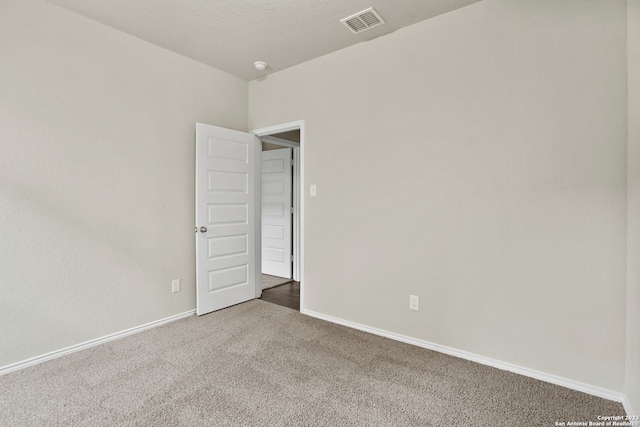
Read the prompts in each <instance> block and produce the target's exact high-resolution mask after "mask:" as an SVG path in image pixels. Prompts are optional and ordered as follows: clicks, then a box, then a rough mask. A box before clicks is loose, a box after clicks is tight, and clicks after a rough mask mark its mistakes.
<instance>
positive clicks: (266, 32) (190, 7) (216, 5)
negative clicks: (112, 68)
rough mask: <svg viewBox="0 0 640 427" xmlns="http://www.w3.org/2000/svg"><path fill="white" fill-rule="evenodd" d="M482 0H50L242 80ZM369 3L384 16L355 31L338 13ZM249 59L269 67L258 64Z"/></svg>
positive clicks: (350, 12)
mask: <svg viewBox="0 0 640 427" xmlns="http://www.w3.org/2000/svg"><path fill="white" fill-rule="evenodd" d="M477 1H479V0H349V1H344V0H49V2H51V3H55V4H57V5H59V6H62V7H64V8H66V9H69V10H72V11H74V12H77V13H79V14H81V15H84V16H86V17H88V18H91V19H93V20H95V21H98V22H101V23H103V24H106V25H108V26H110V27H113V28H116V29H118V30H121V31H124V32H126V33H129V34H131V35H134V36H136V37H139V38H141V39H143V40H146V41H148V42H150V43H153V44H156V45H158V46H161V47H164V48H166V49H169V50H172V51H174V52H177V53H179V54H182V55H184V56H187V57H189V58H192V59H195V60H196V61H199V62H202V63H205V64H208V65H211V66H213V67H215V68H218V69H220V70H223V71H226V72H228V73H230V74H233V75H235V76H238V77H240V78H242V79H245V80H253V79H255V78H257V77H261V76H263V75H265V74H268V73H271V72H274V71H279V70H282V69H285V68H288V67H291V66H293V65H296V64H299V63H302V62H305V61H308V60H310V59H313V58H317V57H319V56H322V55H325V54H327V53H330V52H334V51H336V50H339V49H342V48H344V47H347V46H350V45H353V44H356V43H359V42H361V41H364V40H370V39H372V38H376V37H379V36H381V35H383V34H388V33H390V32H392V31H395V30H397V29H399V28H402V27H406V26H408V25H411V24H414V23H416V22H420V21H423V20H425V19H428V18H431V17H434V16H437V15H440V14H443V13H446V12H449V11H452V10H454V9H458V8H460V7H463V6H466V5H469V4H472V3H475V2H477ZM370 6H373V7H374V8H375V9H376V10H377V11H378V12H379V13H380V15H381V16H382V18H383V19H384V20H385V21H386V22H387V23H386V24H384V25H380V26H378V27H376V28H372V29H370V30H367V31H364V32H362V33H359V34H353V33H351V32H350V31H349V30H348V29H347V28H346V27H345V26H344V25H343V24H341V23H340V19H342V18H345V17H347V16H350V15H352V14H354V13H357V12H360V11H362V10H364V9H366V8H367V7H370ZM254 61H265V62H267V63H268V64H269V67H268V68H267V69H266V70H265V71H261V72H260V71H256V70H255V68H254V67H253V62H254Z"/></svg>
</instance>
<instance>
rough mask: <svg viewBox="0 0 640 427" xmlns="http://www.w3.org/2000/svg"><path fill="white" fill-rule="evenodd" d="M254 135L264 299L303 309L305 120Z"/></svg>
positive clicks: (260, 131) (267, 129) (259, 131)
mask: <svg viewBox="0 0 640 427" xmlns="http://www.w3.org/2000/svg"><path fill="white" fill-rule="evenodd" d="M252 133H254V134H255V135H256V136H258V137H259V139H260V140H261V161H260V189H261V191H260V212H261V219H260V224H261V226H260V237H259V241H260V245H259V246H260V256H259V259H260V270H261V273H262V274H261V279H262V280H261V284H260V285H261V292H260V293H261V298H262V299H263V300H265V301H269V302H273V303H275V304H279V305H283V306H286V307H289V308H292V309H295V310H300V309H301V305H302V304H301V301H302V295H301V294H302V286H301V282H302V260H303V257H302V247H303V245H302V236H303V233H302V196H303V195H302V194H301V189H302V188H303V187H302V182H301V181H302V179H301V177H302V173H301V170H302V159H303V156H302V140H303V122H294V123H288V124H284V125H281V126H274V127H271V128H266V129H261V130H257V131H253V132H252Z"/></svg>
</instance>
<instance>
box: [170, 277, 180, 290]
mask: <svg viewBox="0 0 640 427" xmlns="http://www.w3.org/2000/svg"><path fill="white" fill-rule="evenodd" d="M171 292H180V279H175V280H172V281H171Z"/></svg>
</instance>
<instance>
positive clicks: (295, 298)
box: [261, 282, 300, 311]
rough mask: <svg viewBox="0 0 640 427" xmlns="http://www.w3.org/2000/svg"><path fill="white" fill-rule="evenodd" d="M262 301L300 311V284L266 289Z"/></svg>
mask: <svg viewBox="0 0 640 427" xmlns="http://www.w3.org/2000/svg"><path fill="white" fill-rule="evenodd" d="M261 299H262V300H263V301H268V302H272V303H274V304H278V305H282V306H284V307H289V308H292V309H294V310H298V311H300V282H289V283H285V284H284V285H278V286H274V287H273V288H269V289H264V290H263V291H262V297H261Z"/></svg>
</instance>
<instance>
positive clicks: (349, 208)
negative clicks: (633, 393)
mask: <svg viewBox="0 0 640 427" xmlns="http://www.w3.org/2000/svg"><path fill="white" fill-rule="evenodd" d="M625 4H626V3H625V2H624V1H607V2H602V1H599V0H589V1H585V0H565V1H562V2H557V1H555V0H544V1H534V0H529V1H519V2H509V1H498V0H485V1H482V2H479V3H476V4H474V5H471V6H469V7H466V8H463V9H460V10H457V11H455V12H452V13H449V14H446V15H442V16H440V17H437V18H434V19H431V20H428V21H425V22H423V23H419V24H416V25H413V26H411V27H408V28H405V29H403V30H400V31H396V32H395V33H393V34H390V35H388V36H385V37H381V38H378V39H376V40H373V41H370V42H367V43H361V44H359V45H356V46H354V47H351V48H347V49H344V50H342V51H339V52H336V53H333V54H329V55H327V56H324V57H322V58H319V59H316V60H313V61H310V62H307V63H305V64H302V65H299V66H296V67H293V68H290V69H288V70H284V71H281V72H278V73H275V74H272V75H270V76H268V77H267V78H266V79H262V80H259V81H253V82H250V84H249V128H250V129H256V128H262V127H266V126H270V125H275V124H278V123H284V122H289V121H292V120H297V119H304V120H305V123H306V128H305V129H306V132H305V143H306V148H305V150H306V151H305V162H306V164H305V167H306V172H305V182H306V183H307V184H317V188H318V196H317V197H315V198H309V197H307V198H306V206H305V208H306V223H305V227H306V248H305V250H306V258H305V277H304V279H305V282H304V286H305V301H304V304H305V306H306V308H307V309H309V310H313V311H316V312H319V313H323V314H326V315H331V316H335V317H338V318H342V319H345V320H350V321H354V322H358V323H361V324H365V325H369V326H372V327H377V328H381V329H385V330H388V331H392V332H395V333H400V334H404V335H408V336H411V337H415V338H418V339H422V340H427V341H431V342H434V343H438V344H441V345H446V346H450V347H453V348H457V349H461V350H466V351H469V352H472V353H476V354H479V355H483V356H486V357H491V358H495V359H498V360H502V361H505V362H510V363H514V364H517V365H521V366H525V367H528V368H531V369H536V370H539V371H543V372H547V373H550V374H555V375H559V376H562V377H566V378H570V379H573V380H577V381H582V382H585V383H588V384H592V385H596V386H601V387H604V388H607V389H611V390H615V391H622V389H623V384H624V359H625V332H624V331H625V294H626V286H625V283H626V267H625V264H626V263H625V259H626V243H625V242H626V209H627V206H626V174H625V166H626V111H627V110H626V47H625V46H626V43H625V39H626V25H625V22H626V21H625V14H626V7H625ZM409 294H415V295H419V296H420V298H421V299H420V302H421V310H420V311H419V312H414V311H410V310H409V309H408V299H409Z"/></svg>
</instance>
